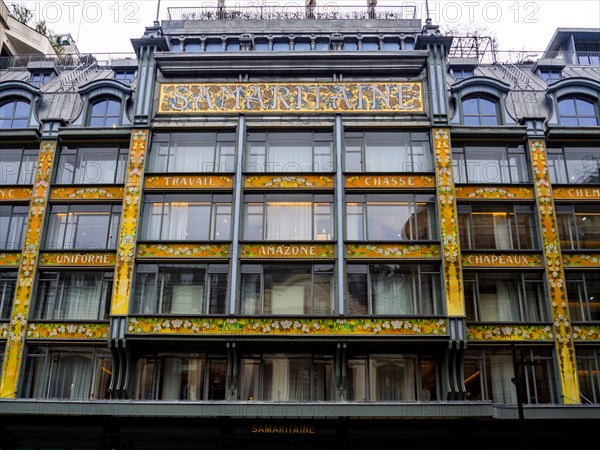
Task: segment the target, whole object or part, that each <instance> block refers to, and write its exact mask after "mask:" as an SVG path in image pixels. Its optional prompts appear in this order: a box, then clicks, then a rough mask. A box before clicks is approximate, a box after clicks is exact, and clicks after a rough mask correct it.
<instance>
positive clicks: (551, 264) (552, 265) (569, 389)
mask: <svg viewBox="0 0 600 450" xmlns="http://www.w3.org/2000/svg"><path fill="white" fill-rule="evenodd" d="M529 151H530V152H531V163H532V167H533V180H534V183H535V195H536V200H537V210H538V218H539V222H540V226H541V229H542V242H543V244H544V257H545V264H546V280H547V283H548V293H549V297H550V304H551V307H552V319H553V322H554V338H555V343H556V354H557V358H558V363H559V368H560V379H561V384H562V391H563V395H564V397H563V398H564V399H565V400H564V401H565V403H574V402H575V400H571V399H578V398H579V384H578V380H577V370H576V363H575V347H574V345H573V337H572V330H571V321H570V319H569V308H568V304H567V291H566V287H565V274H564V271H563V262H562V257H561V253H560V244H559V239H558V227H557V225H556V215H555V209H554V199H553V197H552V185H551V184H550V174H549V173H548V160H547V158H546V144H545V142H544V141H541V140H530V141H529Z"/></svg>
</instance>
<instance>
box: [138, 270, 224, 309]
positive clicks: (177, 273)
mask: <svg viewBox="0 0 600 450" xmlns="http://www.w3.org/2000/svg"><path fill="white" fill-rule="evenodd" d="M228 272H229V269H228V265H227V264H208V265H207V264H139V265H138V266H137V269H136V274H135V291H134V300H133V314H181V315H185V314H197V315H199V314H225V301H226V298H227V275H228Z"/></svg>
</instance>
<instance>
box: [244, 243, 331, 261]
mask: <svg viewBox="0 0 600 450" xmlns="http://www.w3.org/2000/svg"><path fill="white" fill-rule="evenodd" d="M334 251H335V246H334V245H333V244H244V245H242V258H267V259H318V258H333V257H334V256H335V253H334Z"/></svg>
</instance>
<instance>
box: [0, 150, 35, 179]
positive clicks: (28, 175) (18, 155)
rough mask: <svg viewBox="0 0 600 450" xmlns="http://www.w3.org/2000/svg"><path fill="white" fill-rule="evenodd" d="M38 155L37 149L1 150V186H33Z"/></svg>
mask: <svg viewBox="0 0 600 450" xmlns="http://www.w3.org/2000/svg"><path fill="white" fill-rule="evenodd" d="M38 155H39V150H38V149H37V148H35V149H34V148H26V147H8V148H0V184H3V185H10V184H33V181H34V179H35V171H36V167H37V161H38Z"/></svg>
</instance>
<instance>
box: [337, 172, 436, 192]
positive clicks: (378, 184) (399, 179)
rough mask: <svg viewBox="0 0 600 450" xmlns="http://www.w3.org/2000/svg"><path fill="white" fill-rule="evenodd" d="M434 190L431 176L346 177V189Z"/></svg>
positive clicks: (433, 181) (433, 180)
mask: <svg viewBox="0 0 600 450" xmlns="http://www.w3.org/2000/svg"><path fill="white" fill-rule="evenodd" d="M365 188H369V189H370V188H376V189H401V188H407V189H419V188H428V189H435V179H434V178H433V176H431V175H350V176H347V177H346V189H365Z"/></svg>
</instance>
